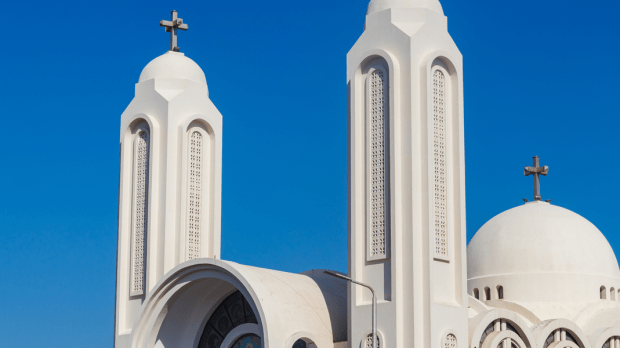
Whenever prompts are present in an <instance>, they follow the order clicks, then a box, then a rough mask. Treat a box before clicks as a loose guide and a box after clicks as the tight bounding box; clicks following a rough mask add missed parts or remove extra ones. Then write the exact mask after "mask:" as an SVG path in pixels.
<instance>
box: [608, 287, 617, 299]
mask: <svg viewBox="0 0 620 348" xmlns="http://www.w3.org/2000/svg"><path fill="white" fill-rule="evenodd" d="M609 299H610V300H612V301H615V300H616V289H614V288H611V289H609Z"/></svg>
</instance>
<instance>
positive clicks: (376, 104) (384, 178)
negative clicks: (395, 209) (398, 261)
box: [366, 64, 390, 261]
mask: <svg viewBox="0 0 620 348" xmlns="http://www.w3.org/2000/svg"><path fill="white" fill-rule="evenodd" d="M367 76H368V77H367V81H366V100H367V102H366V119H367V121H366V122H367V124H366V127H367V139H369V144H368V147H367V159H368V163H369V178H368V186H367V189H368V192H369V193H370V194H369V195H368V197H369V200H370V201H369V202H368V206H369V209H368V211H369V215H370V216H369V221H368V226H369V228H368V231H369V236H368V238H367V240H368V247H367V250H368V259H369V260H371V261H374V260H381V259H386V258H388V247H389V241H388V238H389V198H388V197H389V191H390V188H389V153H388V152H389V146H388V145H389V142H388V135H389V112H388V107H389V95H388V90H389V85H388V72H387V69H386V68H385V67H384V66H383V65H382V64H374V65H372V66H371V67H370V68H369V69H368V74H367Z"/></svg>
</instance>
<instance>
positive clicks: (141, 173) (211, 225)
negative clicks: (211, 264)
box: [115, 11, 222, 346]
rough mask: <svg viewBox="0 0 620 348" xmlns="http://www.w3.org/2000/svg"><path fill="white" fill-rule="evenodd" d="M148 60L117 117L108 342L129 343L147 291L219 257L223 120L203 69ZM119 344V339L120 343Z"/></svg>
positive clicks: (183, 61) (170, 28)
mask: <svg viewBox="0 0 620 348" xmlns="http://www.w3.org/2000/svg"><path fill="white" fill-rule="evenodd" d="M160 24H161V25H162V26H164V27H165V29H166V31H167V32H170V35H171V40H170V51H168V52H166V53H165V54H163V55H161V56H159V57H157V58H155V59H154V60H152V61H151V62H150V63H149V64H148V65H147V66H146V67H145V68H144V69H143V70H142V73H141V75H140V79H139V81H138V83H137V84H136V88H135V97H134V99H133V100H132V101H131V103H130V104H129V106H128V107H127V109H125V111H124V112H123V114H122V116H121V128H120V175H119V181H120V183H119V215H118V249H117V279H116V316H115V317H116V323H115V333H116V335H115V337H116V338H118V339H121V340H122V339H123V338H122V337H128V335H127V334H128V333H130V332H131V329H132V327H133V324H134V322H135V320H136V319H137V316H138V315H139V311H140V306H141V304H142V302H143V301H144V299H145V298H146V297H147V295H148V293H149V291H150V290H151V289H152V288H153V286H155V285H156V284H157V282H158V281H159V280H160V279H161V278H162V277H163V276H164V275H165V274H166V273H167V272H168V271H170V270H171V269H172V268H174V267H175V266H177V265H179V264H181V263H183V262H185V261H189V260H192V259H196V258H219V257H220V224H221V182H222V115H221V114H220V112H219V111H218V110H217V108H216V107H215V105H213V103H212V102H211V100H210V99H209V89H208V87H207V81H206V78H205V74H204V72H203V71H202V69H201V68H200V67H199V66H198V64H196V63H195V62H194V61H193V60H191V59H189V58H188V57H186V56H185V55H184V54H183V53H180V52H179V47H178V46H177V39H176V35H177V29H181V30H186V29H187V28H188V25H187V24H185V23H183V20H182V19H180V18H177V13H176V11H173V12H172V19H171V21H161V23H160ZM119 337H120V338H119ZM121 346H124V345H121Z"/></svg>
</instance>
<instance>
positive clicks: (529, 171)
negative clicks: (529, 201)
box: [523, 156, 549, 201]
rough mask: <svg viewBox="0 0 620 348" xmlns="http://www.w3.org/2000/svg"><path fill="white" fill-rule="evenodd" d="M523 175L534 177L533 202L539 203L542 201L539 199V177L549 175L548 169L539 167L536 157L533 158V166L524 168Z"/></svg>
mask: <svg viewBox="0 0 620 348" xmlns="http://www.w3.org/2000/svg"><path fill="white" fill-rule="evenodd" d="M523 174H525V176H530V175H534V200H535V201H540V200H541V199H542V198H541V197H540V175H544V176H546V175H547V174H549V167H547V166H543V167H541V166H540V163H539V158H538V156H534V166H533V167H525V171H524V173H523Z"/></svg>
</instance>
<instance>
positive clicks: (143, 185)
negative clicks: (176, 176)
mask: <svg viewBox="0 0 620 348" xmlns="http://www.w3.org/2000/svg"><path fill="white" fill-rule="evenodd" d="M134 167H135V184H134V192H135V193H134V194H135V197H134V204H135V206H134V224H133V225H134V240H133V245H134V248H133V277H132V289H131V290H132V292H133V293H141V292H143V291H144V280H145V256H146V252H145V251H146V231H147V230H146V224H147V215H148V214H147V202H148V175H149V168H148V167H149V136H148V133H146V132H144V131H141V132H140V133H139V134H138V138H137V139H136V152H135V159H134Z"/></svg>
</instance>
